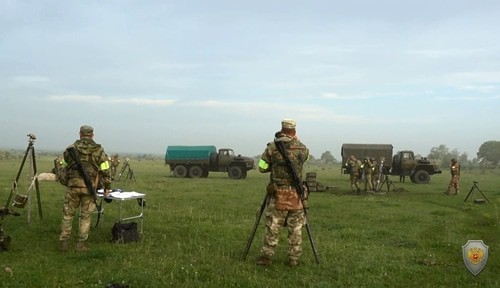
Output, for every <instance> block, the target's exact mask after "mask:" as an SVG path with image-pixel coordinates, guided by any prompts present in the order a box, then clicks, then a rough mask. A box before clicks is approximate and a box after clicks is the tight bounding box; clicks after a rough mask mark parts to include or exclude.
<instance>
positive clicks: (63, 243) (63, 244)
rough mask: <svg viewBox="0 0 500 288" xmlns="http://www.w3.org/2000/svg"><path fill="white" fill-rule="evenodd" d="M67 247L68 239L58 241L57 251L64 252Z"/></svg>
mask: <svg viewBox="0 0 500 288" xmlns="http://www.w3.org/2000/svg"><path fill="white" fill-rule="evenodd" d="M68 249H69V241H68V240H61V241H59V251H61V252H66V251H68Z"/></svg>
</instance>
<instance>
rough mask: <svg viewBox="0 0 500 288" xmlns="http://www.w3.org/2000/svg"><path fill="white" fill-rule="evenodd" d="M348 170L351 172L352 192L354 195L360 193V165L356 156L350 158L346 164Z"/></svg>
mask: <svg viewBox="0 0 500 288" xmlns="http://www.w3.org/2000/svg"><path fill="white" fill-rule="evenodd" d="M346 166H347V170H348V171H349V176H350V180H351V190H352V193H358V194H359V192H360V191H361V189H360V188H359V185H358V183H359V176H360V173H359V172H360V171H359V170H360V169H361V167H360V164H359V160H357V159H356V157H355V156H354V155H351V156H349V159H348V160H347V163H346Z"/></svg>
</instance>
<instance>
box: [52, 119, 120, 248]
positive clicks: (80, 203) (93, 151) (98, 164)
mask: <svg viewBox="0 0 500 288" xmlns="http://www.w3.org/2000/svg"><path fill="white" fill-rule="evenodd" d="M93 138H94V129H93V128H92V127H90V126H88V125H84V126H82V127H80V139H79V140H76V141H75V142H74V143H73V144H72V145H70V146H69V147H68V148H70V147H75V148H76V150H77V152H78V156H79V157H80V161H81V163H82V166H83V167H84V169H85V171H86V172H87V174H88V175H89V177H90V181H92V182H93V185H94V187H98V185H97V183H98V182H101V183H103V185H104V187H101V188H104V194H105V196H107V194H108V192H109V189H110V188H111V187H110V186H111V177H110V175H109V162H108V156H107V155H106V153H105V152H104V149H103V148H102V146H101V145H100V144H97V143H95V142H94V140H93ZM68 148H66V150H65V151H64V154H63V158H64V160H63V166H65V167H66V171H67V173H68V184H67V186H68V189H67V190H66V194H65V196H64V206H63V219H62V221H61V234H60V236H59V250H61V251H63V252H64V251H67V250H68V249H69V241H70V237H71V230H72V226H73V218H74V217H75V213H76V210H77V209H80V227H79V233H78V240H77V245H76V250H77V251H79V252H82V251H87V250H88V247H87V245H86V244H85V243H86V241H87V239H88V236H89V231H90V225H91V223H90V222H91V218H92V213H94V211H95V209H96V205H95V203H94V200H93V199H92V196H91V194H90V192H89V190H88V188H87V187H86V186H85V182H84V180H83V177H82V176H81V174H80V171H79V170H78V167H77V165H76V161H75V160H73V158H72V157H71V155H70V153H69V151H68ZM99 178H100V179H101V181H99Z"/></svg>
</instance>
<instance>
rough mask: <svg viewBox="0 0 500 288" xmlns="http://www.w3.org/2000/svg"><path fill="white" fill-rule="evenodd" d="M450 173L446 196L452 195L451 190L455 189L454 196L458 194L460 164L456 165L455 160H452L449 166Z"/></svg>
mask: <svg viewBox="0 0 500 288" xmlns="http://www.w3.org/2000/svg"><path fill="white" fill-rule="evenodd" d="M450 173H451V180H450V184H449V185H448V191H447V193H448V195H452V193H451V190H452V189H455V193H454V195H457V194H458V193H460V188H459V182H460V164H458V162H457V160H455V159H452V160H451V164H450Z"/></svg>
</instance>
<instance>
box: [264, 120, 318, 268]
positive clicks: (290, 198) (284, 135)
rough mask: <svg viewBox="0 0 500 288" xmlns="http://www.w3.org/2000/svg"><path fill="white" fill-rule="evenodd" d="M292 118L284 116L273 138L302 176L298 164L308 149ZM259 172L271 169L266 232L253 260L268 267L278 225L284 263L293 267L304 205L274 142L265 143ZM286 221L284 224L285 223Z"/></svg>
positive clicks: (276, 242)
mask: <svg viewBox="0 0 500 288" xmlns="http://www.w3.org/2000/svg"><path fill="white" fill-rule="evenodd" d="M295 126H296V124H295V121H293V120H291V119H285V120H283V121H282V122H281V127H282V129H281V131H278V132H276V134H275V139H274V141H276V142H277V141H281V142H283V143H284V146H285V148H286V151H287V153H288V156H289V158H290V160H291V162H292V164H293V165H294V167H295V171H296V172H297V176H298V177H299V178H300V179H302V167H303V164H304V162H305V161H306V160H307V159H309V150H308V149H307V147H306V146H305V145H304V144H302V143H301V142H300V140H299V139H298V138H297V136H296V132H295ZM259 171H260V172H262V173H267V172H271V174H270V182H269V185H268V186H267V192H268V193H269V195H268V196H269V202H268V206H267V210H266V213H265V215H266V231H265V236H264V245H263V247H262V249H261V251H260V254H261V255H260V257H259V258H258V259H257V264H258V265H264V266H268V265H270V264H271V262H272V261H271V259H272V257H273V255H274V252H275V249H276V246H277V245H278V240H279V234H280V230H281V228H282V227H284V226H286V227H287V229H288V265H290V266H292V267H293V266H297V265H298V263H299V262H298V260H299V257H300V255H301V254H302V247H301V244H302V227H303V226H304V224H305V221H306V219H305V218H304V207H303V204H302V201H301V199H300V196H299V193H298V192H297V190H296V188H295V186H294V181H293V176H292V174H291V172H290V168H289V166H288V165H287V162H286V160H285V158H284V157H283V155H282V154H281V153H280V151H279V150H278V148H277V147H276V144H275V142H271V143H269V144H268V145H267V147H266V149H265V151H264V153H263V154H262V157H261V159H260V161H259ZM285 222H286V223H285Z"/></svg>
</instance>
